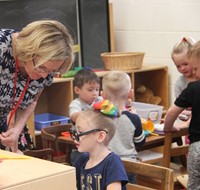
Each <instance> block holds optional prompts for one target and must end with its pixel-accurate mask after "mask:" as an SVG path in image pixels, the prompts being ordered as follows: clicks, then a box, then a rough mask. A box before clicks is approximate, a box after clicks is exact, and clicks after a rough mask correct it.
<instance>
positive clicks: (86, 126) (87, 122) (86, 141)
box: [75, 114, 100, 152]
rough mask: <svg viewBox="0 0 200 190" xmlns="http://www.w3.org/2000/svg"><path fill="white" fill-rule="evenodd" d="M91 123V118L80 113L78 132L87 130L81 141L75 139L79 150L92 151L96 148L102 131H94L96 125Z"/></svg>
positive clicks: (77, 122)
mask: <svg viewBox="0 0 200 190" xmlns="http://www.w3.org/2000/svg"><path fill="white" fill-rule="evenodd" d="M91 124H92V121H91V119H90V118H87V117H85V116H84V115H83V114H81V115H79V117H78V118H77V120H76V130H77V133H78V134H82V133H85V132H86V134H84V135H82V136H80V137H79V141H75V143H76V147H77V149H78V151H79V152H92V151H93V150H94V149H95V143H96V142H97V141H96V140H97V138H98V135H99V132H100V131H94V127H92V126H91ZM87 132H88V133H87Z"/></svg>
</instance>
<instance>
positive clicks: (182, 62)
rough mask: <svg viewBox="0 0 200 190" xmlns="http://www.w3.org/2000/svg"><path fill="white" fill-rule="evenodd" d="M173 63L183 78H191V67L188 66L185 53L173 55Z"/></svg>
mask: <svg viewBox="0 0 200 190" xmlns="http://www.w3.org/2000/svg"><path fill="white" fill-rule="evenodd" d="M173 61H174V64H175V65H176V68H177V70H178V71H179V72H180V73H181V74H182V75H183V76H184V77H191V76H193V70H192V67H191V66H190V65H189V62H188V58H187V51H184V52H182V53H179V54H174V55H173Z"/></svg>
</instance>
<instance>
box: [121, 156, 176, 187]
mask: <svg viewBox="0 0 200 190" xmlns="http://www.w3.org/2000/svg"><path fill="white" fill-rule="evenodd" d="M122 161H123V164H124V167H125V170H126V172H129V173H134V174H136V175H137V177H139V176H141V177H142V178H143V179H144V180H143V181H142V182H141V180H140V182H138V184H131V183H128V185H127V190H132V189H134V190H150V189H162V190H173V189H174V175H173V170H172V169H169V168H165V167H162V166H158V165H152V164H147V163H143V162H134V161H130V160H122Z"/></svg>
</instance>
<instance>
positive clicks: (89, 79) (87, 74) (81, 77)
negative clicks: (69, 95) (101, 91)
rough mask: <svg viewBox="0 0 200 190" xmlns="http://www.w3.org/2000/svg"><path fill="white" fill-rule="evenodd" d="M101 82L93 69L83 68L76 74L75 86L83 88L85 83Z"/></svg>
mask: <svg viewBox="0 0 200 190" xmlns="http://www.w3.org/2000/svg"><path fill="white" fill-rule="evenodd" d="M93 82H96V83H98V84H99V83H100V79H99V77H98V76H97V75H96V73H95V72H94V71H92V70H91V69H81V70H80V71H78V72H77V73H76V75H75V76H74V86H77V87H78V88H82V86H83V85H84V84H85V83H93Z"/></svg>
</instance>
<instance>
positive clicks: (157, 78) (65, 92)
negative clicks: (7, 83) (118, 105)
mask: <svg viewBox="0 0 200 190" xmlns="http://www.w3.org/2000/svg"><path fill="white" fill-rule="evenodd" d="M108 72H109V71H99V72H97V75H98V76H99V77H100V78H102V77H103V76H104V75H105V74H106V73H108ZM127 73H128V74H129V76H130V78H131V81H132V85H133V88H134V86H135V82H136V81H137V80H139V81H140V82H141V83H142V84H144V85H145V86H147V87H149V88H150V89H152V90H153V92H154V93H155V95H157V96H160V97H161V98H162V102H161V105H163V106H164V110H167V109H168V107H169V95H168V68H167V66H160V65H144V66H143V67H142V69H138V70H133V71H127ZM73 99H74V93H73V78H55V79H54V82H53V84H52V85H51V86H50V87H47V88H45V89H44V91H43V92H42V94H41V96H40V98H39V100H38V104H37V106H36V109H35V114H41V113H47V112H49V113H53V114H58V115H68V106H69V103H70V102H71V101H72V100H73ZM29 126H31V127H30V128H31V133H32V134H33V135H34V119H33V117H32V118H31V120H30V121H29Z"/></svg>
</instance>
